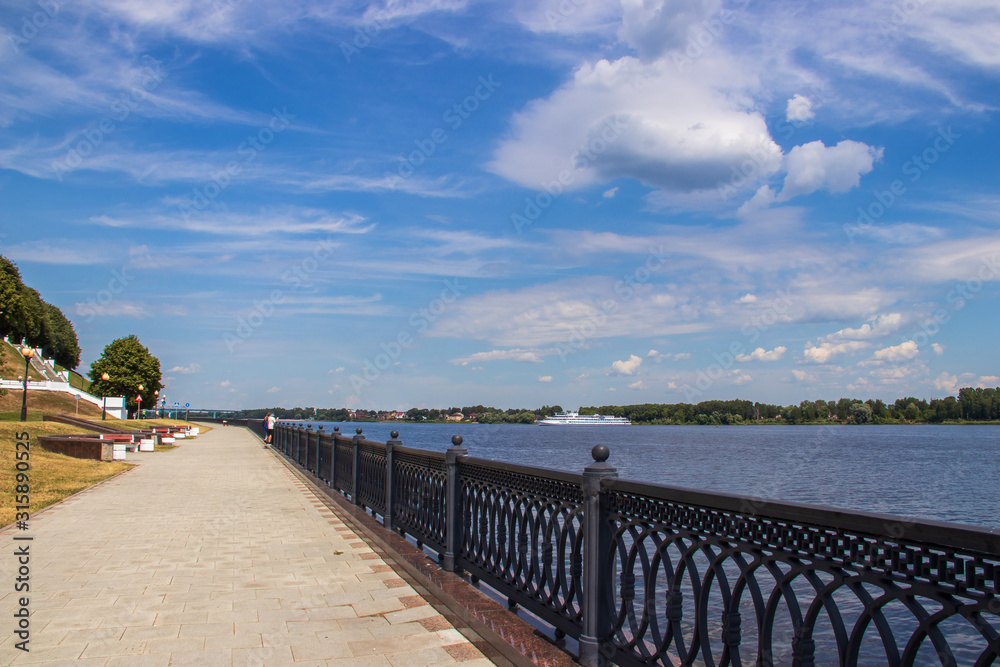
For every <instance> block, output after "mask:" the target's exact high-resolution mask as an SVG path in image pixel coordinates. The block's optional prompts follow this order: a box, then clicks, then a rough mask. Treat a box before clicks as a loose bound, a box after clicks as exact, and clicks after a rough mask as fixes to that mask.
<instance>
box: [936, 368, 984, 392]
mask: <svg viewBox="0 0 1000 667" xmlns="http://www.w3.org/2000/svg"><path fill="white" fill-rule="evenodd" d="M933 383H934V388H935V389H937V390H938V391H943V392H945V393H947V394H951V395H957V394H958V390H959V389H961V388H963V387H978V388H980V389H985V388H987V387H996V386H998V385H1000V376H997V375H980V376H977V375H976V374H975V373H962V374H961V375H952V374H951V373H946V372H945V373H941V375H939V376H937V377H936V378H935V379H934V381H933Z"/></svg>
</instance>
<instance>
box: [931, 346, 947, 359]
mask: <svg viewBox="0 0 1000 667" xmlns="http://www.w3.org/2000/svg"><path fill="white" fill-rule="evenodd" d="M931 349H932V350H934V354H936V355H938V356H939V357H940V356H941V355H942V354H944V345H942V344H941V343H932V344H931Z"/></svg>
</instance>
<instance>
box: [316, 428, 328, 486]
mask: <svg viewBox="0 0 1000 667" xmlns="http://www.w3.org/2000/svg"><path fill="white" fill-rule="evenodd" d="M332 454H333V436H332V435H330V434H329V433H321V434H320V436H319V470H318V471H313V474H314V475H316V476H317V477H319V478H320V479H321V480H323V481H324V482H326V483H327V484H329V483H330V482H331V480H330V479H328V478H329V477H330V456H331V455H332Z"/></svg>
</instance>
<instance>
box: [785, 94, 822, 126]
mask: <svg viewBox="0 0 1000 667" xmlns="http://www.w3.org/2000/svg"><path fill="white" fill-rule="evenodd" d="M815 117H816V112H815V111H813V108H812V100H810V99H809V98H808V97H806V96H805V95H799V94H798V93H796V94H795V95H793V96H792V98H791V99H790V100H788V107H787V108H786V109H785V119H786V120H787V121H788V122H789V123H795V122H798V123H805V122H808V121H810V120H812V119H813V118H815Z"/></svg>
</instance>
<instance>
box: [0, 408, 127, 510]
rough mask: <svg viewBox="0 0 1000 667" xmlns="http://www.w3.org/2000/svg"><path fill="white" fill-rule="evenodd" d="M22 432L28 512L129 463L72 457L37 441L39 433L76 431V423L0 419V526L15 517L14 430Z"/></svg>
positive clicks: (72, 492) (45, 505) (88, 484)
mask: <svg viewBox="0 0 1000 667" xmlns="http://www.w3.org/2000/svg"><path fill="white" fill-rule="evenodd" d="M22 432H27V433H28V435H29V437H30V443H31V447H30V449H29V452H30V455H31V458H30V461H29V462H30V464H31V469H30V470H29V471H28V473H29V475H30V477H31V479H30V486H31V489H30V496H31V505H30V507H31V510H30V511H31V512H32V513H34V512H37V511H38V510H40V509H42V508H43V507H48V506H49V505H51V504H52V503H56V502H59V501H60V500H62V499H63V498H65V497H67V496H70V495H73V494H74V493H77V492H78V491H82V490H83V489H86V488H87V487H89V486H93V485H94V484H97V483H98V482H100V481H103V480H105V479H107V478H108V477H111V476H112V475H116V474H118V473H120V472H122V471H123V470H128V469H129V468H131V467H132V464H130V463H126V462H124V461H91V460H87V459H75V458H72V457H70V456H63V455H62V454H54V453H52V452H49V451H47V450H45V449H42V448H41V447H40V446H39V445H38V441H37V438H38V436H40V435H50V434H56V433H79V432H80V428H79V427H76V426H70V425H68V424H56V423H54V422H40V421H37V422H28V423H25V424H21V423H19V422H15V423H11V422H3V423H0V498H2V499H0V526H6V525H7V524H10V523H12V522H13V521H14V517H15V508H14V505H15V504H16V503H15V498H14V495H15V493H14V491H15V484H16V482H15V475H16V472H17V471H16V470H15V468H14V465H15V463H16V461H17V458H16V454H15V451H16V442H17V434H19V433H22Z"/></svg>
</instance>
